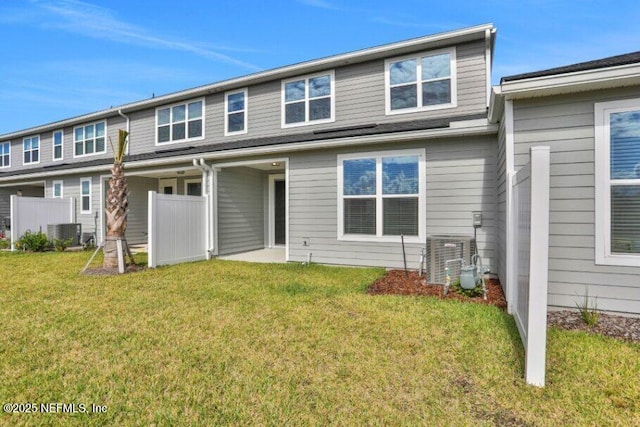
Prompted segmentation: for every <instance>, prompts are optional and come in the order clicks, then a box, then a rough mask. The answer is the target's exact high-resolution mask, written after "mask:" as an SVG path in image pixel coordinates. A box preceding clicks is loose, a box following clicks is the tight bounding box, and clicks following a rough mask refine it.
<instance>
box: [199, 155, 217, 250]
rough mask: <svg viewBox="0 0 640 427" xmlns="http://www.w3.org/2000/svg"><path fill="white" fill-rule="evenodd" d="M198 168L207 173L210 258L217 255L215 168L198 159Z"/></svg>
mask: <svg viewBox="0 0 640 427" xmlns="http://www.w3.org/2000/svg"><path fill="white" fill-rule="evenodd" d="M200 166H201V167H202V168H203V169H205V170H206V171H207V173H208V182H207V186H208V187H209V191H208V194H209V198H208V199H207V202H208V203H207V204H208V211H209V217H208V218H207V223H208V224H209V227H208V233H209V234H208V240H209V246H208V248H209V249H208V252H209V253H210V256H213V255H217V254H218V245H217V242H216V234H217V233H216V230H217V228H218V221H217V205H218V200H217V199H218V194H217V192H216V187H217V182H216V175H217V171H216V169H215V168H213V167H212V166H209V165H208V164H207V163H206V162H205V161H204V159H202V158H201V159H200Z"/></svg>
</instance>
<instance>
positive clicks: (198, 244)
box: [148, 191, 207, 267]
mask: <svg viewBox="0 0 640 427" xmlns="http://www.w3.org/2000/svg"><path fill="white" fill-rule="evenodd" d="M206 200H207V199H206V197H199V196H179V195H171V194H158V193H156V192H155V191H149V261H148V263H149V267H157V266H159V265H166V264H178V263H181V262H189V261H198V260H203V259H206V258H207V250H206V240H205V239H206V233H205V221H206Z"/></svg>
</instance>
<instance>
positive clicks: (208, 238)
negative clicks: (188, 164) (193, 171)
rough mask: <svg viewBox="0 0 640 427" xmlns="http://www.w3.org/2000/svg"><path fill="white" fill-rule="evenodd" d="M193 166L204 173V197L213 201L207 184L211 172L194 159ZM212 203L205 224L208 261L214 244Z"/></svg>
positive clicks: (206, 209)
mask: <svg viewBox="0 0 640 427" xmlns="http://www.w3.org/2000/svg"><path fill="white" fill-rule="evenodd" d="M200 160H201V161H203V160H202V159H200ZM193 166H195V167H197V168H198V169H200V171H202V195H203V196H205V197H207V200H209V199H211V197H209V186H208V185H207V183H208V182H209V179H208V178H209V170H208V169H207V168H206V167H204V166H201V165H200V163H199V162H198V160H197V159H193ZM210 207H211V206H210V203H208V202H207V204H206V205H205V215H204V216H205V222H204V242H205V243H204V246H205V251H206V256H207V260H210V259H211V255H212V253H211V246H212V244H213V242H212V241H211V233H210V228H211V227H212V225H211V220H210V219H211V210H210Z"/></svg>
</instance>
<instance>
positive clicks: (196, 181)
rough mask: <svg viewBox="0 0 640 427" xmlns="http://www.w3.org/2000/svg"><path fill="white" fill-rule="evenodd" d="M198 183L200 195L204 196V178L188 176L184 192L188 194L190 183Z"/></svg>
mask: <svg viewBox="0 0 640 427" xmlns="http://www.w3.org/2000/svg"><path fill="white" fill-rule="evenodd" d="M195 183H198V184H200V196H202V190H203V187H202V178H187V179H185V180H184V193H182V194H184V195H185V196H186V195H188V193H187V190H188V189H189V184H195Z"/></svg>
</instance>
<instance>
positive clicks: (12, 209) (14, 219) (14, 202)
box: [9, 194, 19, 251]
mask: <svg viewBox="0 0 640 427" xmlns="http://www.w3.org/2000/svg"><path fill="white" fill-rule="evenodd" d="M9 205H10V206H9V216H10V218H11V250H12V251H15V250H16V240H17V239H18V237H19V236H17V234H18V228H17V225H18V214H17V212H18V196H16V195H15V194H12V195H11V196H10V197H9Z"/></svg>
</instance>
